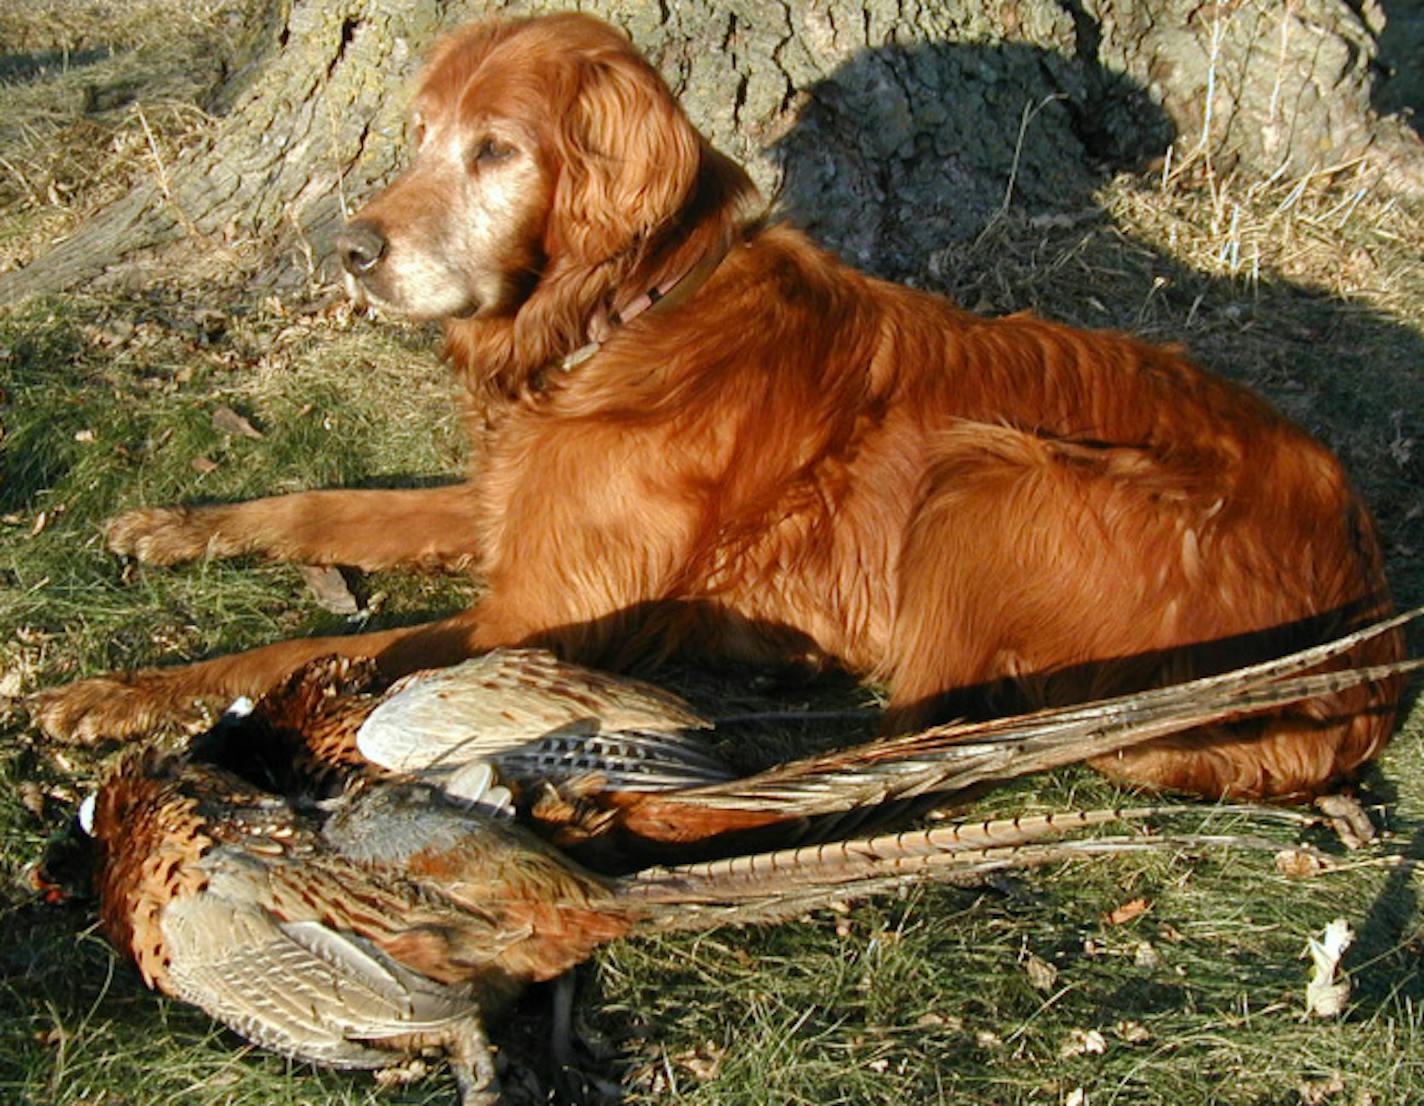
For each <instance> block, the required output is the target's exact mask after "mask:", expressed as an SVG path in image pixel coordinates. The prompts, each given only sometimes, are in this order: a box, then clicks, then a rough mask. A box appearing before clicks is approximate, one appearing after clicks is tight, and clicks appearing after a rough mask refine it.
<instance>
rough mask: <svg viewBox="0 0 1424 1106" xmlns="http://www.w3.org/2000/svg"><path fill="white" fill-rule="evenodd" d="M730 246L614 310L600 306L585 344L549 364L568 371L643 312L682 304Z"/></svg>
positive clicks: (714, 267)
mask: <svg viewBox="0 0 1424 1106" xmlns="http://www.w3.org/2000/svg"><path fill="white" fill-rule="evenodd" d="M730 249H731V246H730V244H728V245H725V246H720V247H718V248H716V249H713V250H708V251H707V252H706V253H705V254H703V255H702V257H701V258H700V259H698V261H697V262H696V263H695V264H694V265H692V267H691V268H688V269H685V270H683V271H682V272H681V273H678V274H677V275H675V276H671V277H668V278H667V279H666V280H664V281H662V282H661V283H660V284H657V285H655V286H654V287H652V288H649V289H648V290H647V291H646V292H643V293H641V294H639V295H637V296H634V297H633V298H632V299H631V300H629V301H628V302H627V303H625V304H624V305H623V306H622V307H620V308H618V309H617V310H615V311H608V310H604V309H602V308H600V309H599V311H598V312H597V313H596V314H595V315H594V316H593V318H592V319H590V320H589V323H588V338H589V340H588V343H587V344H586V345H582V346H579V348H578V349H576V350H574V351H573V352H572V353H567V354H565V355H564V356H563V357H560V358H556V359H555V360H554V362H553V367H554V368H556V369H558V370H559V371H560V372H568V371H569V370H570V369H575V368H577V367H578V366H579V365H582V364H583V363H584V362H585V361H587V360H588V359H589V358H590V357H592V356H593V355H594V354H595V353H597V352H598V351H599V349H600V348H602V346H603V343H604V342H606V341H607V340H608V339H609V337H610V336H611V335H612V334H613V332H614V331H615V330H617V329H618V328H619V327H620V326H623V325H625V324H627V323H630V322H632V321H633V320H634V319H636V318H637V317H638V316H639V315H642V314H643V313H644V312H651V311H667V310H671V309H672V308H674V307H676V306H677V305H678V304H680V303H682V302H683V301H684V300H686V299H687V298H688V297H690V296H691V295H692V293H693V292H695V291H697V289H699V288H701V287H702V285H703V284H705V283H706V282H707V278H708V277H710V276H711V275H712V274H713V273H714V272H715V271H716V269H717V266H718V265H720V264H721V263H722V259H723V258H724V257H726V256H727V253H728V251H729V250H730Z"/></svg>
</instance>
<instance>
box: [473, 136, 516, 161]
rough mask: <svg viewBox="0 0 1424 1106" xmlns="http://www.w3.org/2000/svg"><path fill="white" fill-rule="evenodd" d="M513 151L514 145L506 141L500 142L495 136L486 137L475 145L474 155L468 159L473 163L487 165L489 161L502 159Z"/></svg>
mask: <svg viewBox="0 0 1424 1106" xmlns="http://www.w3.org/2000/svg"><path fill="white" fill-rule="evenodd" d="M513 153H514V147H513V146H511V145H510V144H509V143H508V142H501V141H500V140H499V139H497V138H486V139H485V140H484V141H483V142H481V143H479V145H477V146H476V147H475V152H474V155H473V156H472V157H471V158H470V161H471V163H472V164H475V165H488V164H490V163H491V162H495V161H503V160H504V159H505V158H507V157H509V156H511V155H512V154H513Z"/></svg>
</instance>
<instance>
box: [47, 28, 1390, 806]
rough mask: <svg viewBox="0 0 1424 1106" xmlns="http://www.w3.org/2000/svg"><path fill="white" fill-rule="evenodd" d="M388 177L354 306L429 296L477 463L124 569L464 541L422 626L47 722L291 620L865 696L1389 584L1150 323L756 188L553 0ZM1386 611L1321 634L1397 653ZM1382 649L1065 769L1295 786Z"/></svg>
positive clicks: (271, 679) (1329, 775)
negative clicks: (454, 600)
mask: <svg viewBox="0 0 1424 1106" xmlns="http://www.w3.org/2000/svg"><path fill="white" fill-rule="evenodd" d="M413 125H414V135H415V144H416V149H415V153H414V160H413V163H412V164H411V166H410V167H409V169H408V170H407V171H406V172H405V173H404V174H403V175H401V176H400V177H399V178H397V179H396V180H395V181H394V182H393V183H391V184H390V185H389V186H388V187H386V188H385V189H384V190H383V191H381V192H380V193H379V194H377V195H376V196H375V197H374V198H373V199H371V200H370V201H369V202H368V203H367V204H366V205H365V207H364V208H362V209H361V210H360V211H359V212H358V213H357V214H356V216H355V217H354V218H353V219H352V221H351V222H350V223H349V224H348V226H347V228H346V229H345V231H344V233H343V234H342V236H341V237H340V239H339V241H338V251H339V254H340V257H341V262H342V264H343V266H344V269H345V273H346V279H347V281H348V283H349V285H350V287H351V290H352V292H353V294H354V295H355V297H356V298H357V299H358V300H363V301H365V302H368V303H371V304H375V305H378V306H379V307H380V308H382V309H384V310H387V311H394V312H400V313H403V314H405V315H407V316H409V317H411V318H414V319H440V320H443V323H444V328H445V349H446V356H447V359H448V361H449V363H450V365H451V366H452V368H453V370H454V373H455V375H456V376H457V378H458V379H459V381H460V382H461V383H462V384H463V386H464V392H465V394H464V396H463V401H464V402H465V403H466V405H467V409H468V413H469V418H468V422H469V425H470V428H471V431H472V433H474V434H476V435H478V436H479V438H480V439H481V445H480V449H479V451H478V452H479V454H480V457H481V463H480V466H479V471H478V473H477V474H475V475H474V476H472V477H471V478H470V479H469V480H468V481H466V482H464V483H458V484H452V485H449V486H443V487H427V488H419V489H410V490H325V491H311V492H305V493H298V494H293V495H284V496H280V497H276V498H269V499H259V500H254V501H251V502H244V503H234V504H228V505H218V506H205V507H195V508H142V509H137V510H131V511H128V512H127V513H124V514H121V515H120V516H118V517H117V518H116V519H115V520H113V521H112V523H111V524H110V525H109V527H108V531H107V534H108V542H109V545H110V546H111V548H112V549H113V550H115V551H116V552H118V553H120V554H126V555H129V556H133V557H136V558H137V559H138V560H140V561H142V562H146V563H149V564H156V565H168V564H175V563H178V562H181V561H188V560H192V559H194V558H200V557H205V556H212V557H228V556H236V555H256V556H263V557H270V558H278V559H282V560H288V561H298V562H308V563H319V564H341V565H350V566H355V567H357V568H361V569H368V570H369V569H384V568H389V567H392V566H397V565H408V566H409V565H455V566H462V567H473V568H474V569H475V570H476V571H477V572H478V573H479V574H480V575H481V576H482V577H483V579H484V580H485V581H486V583H487V585H488V586H487V591H486V592H485V594H484V596H483V598H481V599H480V600H479V601H478V602H477V603H476V604H475V605H474V606H473V607H472V608H471V609H470V610H468V611H465V612H463V613H460V614H457V615H455V616H453V617H450V618H446V619H444V620H441V621H437V622H433V623H428V624H424V625H417V626H408V627H401V628H396V629H388V630H383V631H379V632H375V633H364V634H358V635H352V636H344V637H322V638H311V639H302V640H293V641H286V642H281V643H278V644H274V645H270V646H267V647H265V648H259V649H256V650H253V651H250V652H246V653H241V654H236V655H232V656H226V657H219V658H216V659H212V660H208V661H205V662H202V663H198V664H193V665H187V666H181V667H176V668H172V669H150V670H142V671H137V672H132V673H128V674H119V675H114V676H109V677H101V678H97V679H89V680H84V681H80V682H78V683H75V684H71V685H70V686H68V687H61V688H57V689H51V690H49V691H47V692H43V693H41V695H40V699H39V702H38V704H37V708H36V711H37V718H38V721H39V724H40V725H41V726H42V728H43V729H44V730H46V731H47V732H49V733H50V734H52V735H56V736H64V737H77V738H96V737H100V736H124V735H129V734H133V733H135V732H137V731H140V730H142V729H144V728H146V727H149V726H151V725H153V724H154V723H155V722H158V721H160V720H162V719H166V718H170V717H173V716H175V715H180V714H182V713H183V712H185V711H188V710H190V709H191V708H192V706H193V704H194V703H195V702H223V701H226V700H230V699H231V698H232V697H234V696H237V695H240V694H246V695H254V694H257V693H260V692H262V691H263V690H265V689H267V688H269V687H271V686H272V685H274V684H275V683H276V682H277V681H278V680H280V679H281V678H282V677H283V676H285V675H286V674H288V673H290V672H291V671H293V670H294V669H295V668H297V667H298V666H300V665H301V664H303V663H305V662H307V661H309V660H311V659H313V658H316V657H319V656H322V655H324V654H329V653H340V654H344V655H349V656H364V657H371V658H374V659H375V660H376V661H377V663H378V665H379V667H380V669H381V671H382V672H383V673H384V674H385V675H386V676H389V677H396V676H398V675H400V674H403V673H406V672H410V671H412V670H416V669H421V668H429V667H434V666H441V665H447V664H450V663H453V662H455V661H458V660H460V659H461V658H464V657H467V656H469V655H472V654H475V653H478V652H480V651H484V650H488V649H490V648H493V647H496V646H506V645H541V646H546V647H549V648H551V649H553V650H554V651H556V652H557V653H559V654H561V655H562V656H564V657H566V658H571V659H576V660H578V661H581V662H584V663H587V664H601V665H605V666H608V667H614V668H621V667H627V666H629V665H632V664H634V663H640V662H648V661H649V660H655V659H657V658H661V657H665V656H667V655H669V654H673V653H678V654H683V655H690V656H692V657H701V658H710V659H723V660H733V661H739V662H750V663H753V664H762V665H765V664H786V663H794V664H799V665H810V666H812V667H822V666H827V665H836V666H841V667H843V668H846V669H849V670H851V671H853V672H856V673H859V674H862V675H864V676H867V677H869V678H872V679H876V680H882V681H885V682H886V683H887V684H888V685H889V687H890V688H891V691H892V699H891V702H890V718H889V722H888V725H889V726H890V727H891V728H893V729H904V728H908V727H913V726H918V725H921V724H923V723H925V722H927V721H929V720H932V719H934V718H937V717H941V716H944V715H947V714H976V713H977V714H981V715H982V714H985V713H989V712H993V711H998V710H1003V709H1013V708H1020V707H1022V706H1025V705H1032V704H1035V703H1048V702H1054V703H1057V702H1071V701H1074V700H1077V699H1082V698H1086V697H1090V696H1097V695H1101V694H1105V693H1109V692H1116V691H1122V690H1129V689H1132V688H1136V687H1145V686H1150V685H1153V684H1157V683H1163V682H1166V681H1169V680H1174V679H1178V678H1185V677H1188V676H1193V675H1198V674H1202V673H1205V672H1209V671H1213V670H1220V669H1224V668H1226V667H1228V666H1230V665H1233V664H1236V663H1240V662H1242V661H1247V660H1251V659H1256V658H1259V657H1261V656H1263V655H1265V654H1267V653H1273V652H1276V651H1280V650H1284V649H1287V648H1291V647H1296V646H1299V645H1302V644H1305V643H1308V642H1310V641H1313V640H1319V639H1324V638H1325V637H1327V636H1330V635H1332V634H1334V633H1336V632H1337V631H1339V630H1341V629H1344V628H1347V627H1348V626H1350V625H1353V624H1355V623H1357V622H1361V621H1364V620H1366V619H1369V618H1374V617H1377V616H1379V615H1382V614H1384V613H1386V612H1387V611H1388V610H1389V609H1390V600H1389V598H1388V591H1387V586H1386V581H1385V577H1384V572H1383V568H1382V558H1381V553H1380V547H1379V542H1378V539H1377V536H1376V533H1375V529H1374V524H1373V522H1372V520H1371V518H1370V515H1369V513H1368V511H1367V509H1366V507H1365V505H1364V503H1363V502H1362V501H1361V499H1360V497H1359V495H1358V494H1357V493H1356V492H1355V491H1354V490H1353V489H1352V487H1351V485H1350V483H1349V481H1348V480H1347V478H1346V476H1345V474H1344V472H1343V471H1342V468H1341V465H1340V463H1339V462H1338V461H1337V460H1336V459H1335V457H1333V456H1332V455H1331V454H1330V453H1329V452H1328V451H1327V450H1326V448H1325V447H1324V446H1322V445H1321V444H1319V443H1318V442H1316V441H1314V440H1313V439H1311V438H1310V437H1309V436H1307V435H1306V434H1305V433H1304V432H1303V431H1302V430H1300V429H1298V428H1296V427H1295V426H1293V425H1292V424H1290V423H1289V422H1287V421H1286V420H1285V419H1284V418H1283V417H1281V416H1280V415H1278V414H1276V413H1275V412H1273V411H1272V410H1271V409H1270V408H1269V407H1268V406H1267V405H1266V404H1265V403H1264V402H1262V401H1261V400H1260V399H1258V398H1256V397H1255V396H1254V395H1252V394H1251V393H1249V392H1247V391H1246V390H1245V389H1243V388H1241V387H1238V386H1236V385H1234V384H1232V383H1230V382H1228V381H1226V380H1224V379H1221V378H1218V377H1216V376H1213V375H1211V374H1209V373H1207V372H1205V371H1203V370H1202V369H1200V368H1198V367H1196V366H1195V365H1193V364H1192V363H1191V362H1190V361H1189V360H1188V359H1187V358H1186V357H1185V355H1184V354H1183V353H1182V352H1181V351H1180V350H1179V349H1176V348H1161V347H1157V346H1153V345H1149V344H1147V343H1145V342H1142V341H1139V340H1137V339H1135V338H1133V337H1130V336H1127V335H1123V334H1117V333H1109V332H1096V331H1085V330H1079V329H1074V328H1071V327H1068V326H1064V325H1059V324H1057V323H1054V322H1050V321H1046V320H1044V319H1041V318H1037V317H1034V316H1032V315H1028V314H1017V315H1012V316H1009V317H1006V318H998V319H986V318H980V317H977V316H975V315H972V314H970V313H968V312H966V311H963V310H961V309H959V308H958V307H956V306H954V305H953V304H951V303H950V302H948V301H946V300H945V299H942V298H940V297H937V296H934V295H931V294H927V293H923V292H919V291H914V290H911V289H909V288H905V287H902V286H897V285H894V284H890V283H887V282H884V281H881V280H877V279H874V278H872V277H870V276H867V275H865V274H863V273H860V272H858V271H856V270H854V269H852V268H850V267H848V266H846V265H845V264H843V263H841V262H840V261H839V260H837V259H836V258H835V257H833V256H831V255H829V254H828V253H826V252H823V251H822V250H821V249H819V248H817V247H816V246H814V245H813V244H812V243H811V242H810V241H808V240H807V238H806V237H805V236H804V235H802V234H801V233H799V232H798V231H797V230H795V229H793V228H791V227H788V226H785V225H778V224H777V223H775V222H774V221H771V220H769V219H767V218H766V217H765V215H764V205H763V203H762V201H761V200H760V198H759V197H758V195H757V192H756V189H755V187H754V186H753V184H752V183H751V181H750V179H749V178H748V177H747V175H746V174H745V172H744V171H743V170H742V169H741V168H739V167H738V166H737V165H735V164H734V163H733V162H731V161H730V160H729V159H727V158H726V157H724V156H723V155H722V154H720V153H719V152H718V151H716V150H715V149H713V148H712V147H711V146H710V145H709V144H708V143H707V142H706V140H705V139H703V137H702V136H701V135H700V134H699V133H698V132H697V130H696V129H694V127H693V126H692V125H691V123H690V122H689V121H688V119H687V117H686V115H685V114H684V112H683V111H682V109H681V107H680V106H679V105H678V103H677V102H676V100H675V99H674V97H673V95H672V94H671V92H670V91H669V89H668V87H667V86H666V84H665V83H664V82H663V81H662V80H661V78H660V77H659V76H658V74H657V73H656V71H655V70H654V69H653V68H652V66H651V65H650V64H649V63H648V62H647V61H646V60H644V59H643V58H642V57H641V56H640V55H639V54H638V53H637V51H636V50H635V49H634V47H633V46H632V45H631V43H630V42H629V41H628V40H627V38H626V37H625V36H624V35H623V34H622V33H621V32H619V31H617V30H616V29H614V28H612V27H610V26H608V25H605V24H603V23H600V22H598V21H596V20H594V19H592V18H589V17H586V16H582V15H576V14H565V15H555V16H548V17H543V18H536V19H528V20H522V21H509V22H493V23H479V24H475V25H472V26H468V27H465V28H462V29H459V30H455V31H453V32H452V33H450V34H448V35H447V36H446V37H445V38H444V39H443V40H442V41H441V42H439V43H438V45H437V46H436V47H435V49H434V51H433V54H432V56H431V58H430V59H429V61H428V63H427V66H426V68H425V70H424V73H423V76H422V78H421V80H420V83H419V89H418V92H417V94H416V96H415V101H414V110H413ZM1401 653H1402V639H1401V637H1400V635H1399V634H1398V633H1397V632H1396V633H1393V634H1389V635H1386V636H1384V637H1383V638H1380V639H1377V640H1376V641H1374V642H1372V643H1369V644H1367V645H1365V646H1362V647H1360V648H1359V649H1358V650H1357V651H1356V653H1355V654H1354V655H1352V656H1351V657H1350V658H1349V661H1350V662H1351V663H1371V662H1384V661H1389V660H1392V659H1395V658H1397V657H1399V656H1400V655H1401ZM1398 691H1399V689H1398V686H1397V683H1396V682H1395V681H1382V682H1380V683H1377V684H1374V685H1370V686H1369V687H1367V688H1365V689H1363V690H1359V691H1356V692H1352V693H1346V694H1341V695H1338V696H1335V697H1333V698H1330V699H1325V700H1317V701H1313V702H1312V703H1309V704H1307V705H1306V706H1305V707H1304V708H1301V709H1296V710H1292V711H1287V712H1285V713H1279V714H1275V715H1271V716H1268V717H1266V718H1265V719H1251V720H1245V721H1241V722H1237V723H1233V724H1231V725H1229V726H1219V727H1215V728H1212V729H1199V730H1196V731H1193V732H1192V733H1191V734H1190V735H1188V736H1186V737H1184V738H1179V739H1171V740H1163V741H1159V742H1156V743H1153V744H1150V745H1148V746H1146V747H1144V748H1142V749H1139V750H1136V751H1134V752H1131V753H1128V754H1124V755H1122V756H1119V757H1114V758H1112V759H1111V760H1109V761H1108V762H1106V763H1101V764H1099V765H1098V767H1099V768H1101V769H1102V770H1104V771H1106V772H1108V773H1110V774H1112V775H1114V776H1117V777H1120V778H1123V779H1126V780H1130V781H1135V782H1138V783H1142V784H1146V785H1150V786H1153V787H1158V788H1171V789H1182V790H1189V791H1196V792H1200V793H1203V794H1206V795H1225V794H1231V795H1237V796H1274V797H1286V796H1308V795H1311V794H1315V793H1317V792H1319V791H1321V790H1322V789H1324V788H1326V787H1329V786H1330V785H1332V784H1334V783H1335V782H1336V781H1338V780H1340V779H1342V778H1345V777H1348V776H1349V774H1350V773H1352V772H1353V771H1354V770H1355V769H1356V768H1357V767H1358V766H1359V765H1361V764H1362V763H1363V762H1364V761H1366V760H1367V759H1368V758H1369V757H1371V756H1372V755H1373V754H1374V753H1375V752H1376V751H1377V750H1378V749H1379V748H1380V747H1381V745H1382V744H1383V743H1384V742H1385V740H1386V739H1387V736H1388V734H1389V732H1390V729H1391V727H1392V722H1393V711H1394V704H1395V700H1396V698H1397V696H1398Z"/></svg>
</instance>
